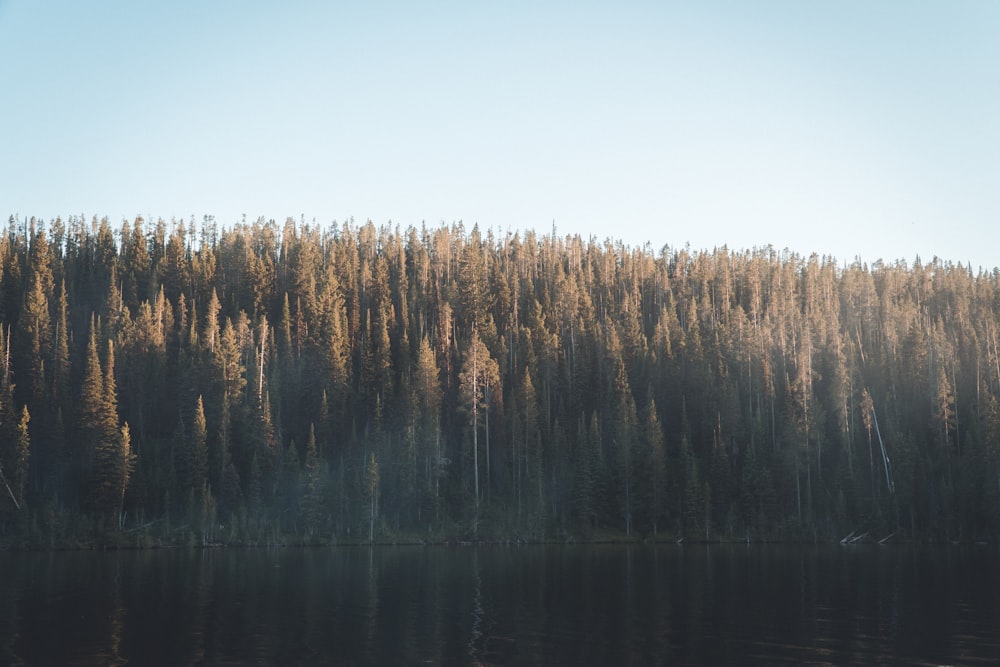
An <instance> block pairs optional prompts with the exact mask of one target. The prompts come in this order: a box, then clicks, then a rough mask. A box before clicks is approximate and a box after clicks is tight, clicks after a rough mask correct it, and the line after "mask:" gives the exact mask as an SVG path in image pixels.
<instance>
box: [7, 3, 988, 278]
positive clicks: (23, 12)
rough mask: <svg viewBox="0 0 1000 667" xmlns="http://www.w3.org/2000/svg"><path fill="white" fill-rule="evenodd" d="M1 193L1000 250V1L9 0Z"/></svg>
mask: <svg viewBox="0 0 1000 667" xmlns="http://www.w3.org/2000/svg"><path fill="white" fill-rule="evenodd" d="M0 213H2V215H3V218H6V217H7V215H9V214H14V215H19V216H21V217H27V216H32V215H33V216H37V217H41V218H45V219H51V218H54V217H55V216H63V217H66V216H68V215H71V214H81V213H82V214H85V215H86V216H87V217H88V218H89V217H90V216H92V215H95V214H96V215H97V216H98V217H103V216H107V217H109V218H110V219H111V220H112V221H113V222H115V223H118V222H120V221H121V220H122V219H126V218H127V219H129V220H131V219H133V218H134V217H135V216H136V215H138V214H142V215H144V216H146V217H147V218H154V219H155V218H157V217H162V218H165V219H169V218H171V217H174V216H176V217H182V218H185V219H187V218H190V217H191V216H192V215H194V216H195V217H196V218H198V219H199V220H200V219H201V217H202V216H203V215H206V214H209V215H214V216H215V217H216V219H217V220H218V221H219V222H220V223H223V224H226V223H231V222H234V221H237V220H239V219H240V218H241V216H242V215H243V214H246V215H247V217H248V218H250V219H255V218H257V217H259V216H264V217H267V218H274V219H276V220H278V221H279V222H281V221H283V220H284V219H285V218H286V217H289V216H292V217H294V218H296V219H298V218H299V217H300V216H303V215H304V216H305V218H306V219H307V220H309V221H312V220H315V221H316V222H318V223H320V224H323V225H325V224H327V223H330V222H332V221H334V220H337V221H343V220H344V219H346V218H348V217H352V216H353V217H354V218H355V219H356V220H358V221H364V220H366V219H371V220H372V221H374V222H375V223H376V224H384V223H387V222H389V221H392V222H393V223H394V224H399V225H401V226H403V227H406V226H408V225H420V224H421V222H424V221H426V222H427V223H428V224H429V225H437V224H439V223H441V222H447V223H450V222H454V221H458V220H462V221H464V222H465V224H466V226H471V225H472V224H473V223H479V225H480V227H481V228H483V229H485V228H494V229H500V230H503V231H505V230H507V229H511V230H518V229H526V228H534V229H536V230H538V231H544V232H548V231H550V230H551V228H552V224H553V221H555V224H556V226H557V229H558V231H559V233H561V234H563V233H567V234H568V233H572V234H577V233H578V234H581V235H582V236H584V237H585V238H586V237H589V236H591V235H594V236H596V237H598V238H599V239H603V238H605V237H609V236H610V237H613V238H616V239H621V240H624V241H625V242H626V243H629V244H631V245H638V244H643V243H645V242H646V241H649V242H651V243H652V244H653V246H654V248H656V249H658V248H659V247H661V246H662V245H664V244H670V245H671V246H674V247H678V246H683V245H684V244H686V243H690V244H691V246H692V247H694V248H712V247H715V246H721V245H723V244H726V245H728V246H729V247H731V248H748V247H753V246H762V245H766V244H772V245H774V246H775V247H777V248H779V249H780V248H785V247H788V248H790V249H792V250H794V251H796V252H800V253H803V254H809V253H812V252H817V253H820V254H827V255H834V256H836V257H837V258H838V259H839V260H842V261H843V260H848V261H849V260H852V259H853V258H854V257H855V256H857V255H860V256H861V257H862V258H863V259H864V260H866V261H872V260H875V259H878V258H883V259H886V260H895V259H905V260H907V261H909V262H912V261H913V259H914V257H915V256H916V255H918V254H919V255H920V257H921V258H922V259H923V260H924V261H927V260H930V259H931V257H933V256H934V255H937V256H940V257H942V258H944V259H947V260H951V261H956V262H962V263H965V262H971V263H972V265H973V268H974V269H975V268H977V267H978V266H984V267H989V268H992V267H994V266H997V265H1000V2H995V1H993V0H983V1H981V2H963V1H961V0H947V1H945V0H942V1H941V2H921V1H919V0H905V1H899V2H890V1H884V2H867V1H857V2H854V1H850V0H847V1H837V2H833V1H829V2H802V1H799V0H787V1H784V2H766V1H765V2H742V1H740V2H736V1H734V2H721V1H708V2H689V3H679V2H678V3H672V2H615V3H612V2H606V3H591V2H585V1H584V2H579V1H578V2H550V3H546V2H524V3H519V2H503V3H500V2H494V3H486V2H454V3H440V2H398V3H397V2H379V1H377V0H376V1H358V2H319V1H317V2H302V1H295V0H292V1H287V2H280V3H279V2H249V1H244V2H204V1H198V2H194V1H188V0H175V1H173V2H157V3H147V2H134V1H130V2H128V1H125V0H87V1H86V2H82V1H76V0H73V1H69V0H67V1H62V2H58V1H52V2H41V1H28V0H0Z"/></svg>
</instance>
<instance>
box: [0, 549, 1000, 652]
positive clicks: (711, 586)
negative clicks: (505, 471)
mask: <svg viewBox="0 0 1000 667" xmlns="http://www.w3.org/2000/svg"><path fill="white" fill-rule="evenodd" d="M126 662H127V663H130V664H134V665H150V664H218V663H228V664H281V665H286V664H346V665H352V664H357V665H419V664H446V665H462V664H501V665H503V664H511V665H514V664H516V665H532V664H538V665H569V664H605V665H620V664H639V665H648V664H666V665H675V664H708V665H722V664H734V665H737V664H738V665H745V664H776V663H785V664H834V665H842V664H927V665H937V664H954V665H963V664H966V665H972V664H998V663H1000V552H998V551H997V550H996V549H994V548H992V547H934V548H927V547H902V546H894V547H877V546H871V545H868V546H863V547H848V548H845V547H836V546H832V547H797V546H796V547H776V546H750V547H745V546H709V547H704V546H677V545H663V546H655V547H654V546H633V547H624V546H583V545H579V546H531V547H496V546H491V547H376V548H373V549H369V548H365V547H340V548H317V549H300V548H287V549H252V550H249V549H248V550H243V549H213V550H160V551H139V552H60V553H0V664H19V663H24V664H39V665H61V664H98V665H105V664H123V663H126Z"/></svg>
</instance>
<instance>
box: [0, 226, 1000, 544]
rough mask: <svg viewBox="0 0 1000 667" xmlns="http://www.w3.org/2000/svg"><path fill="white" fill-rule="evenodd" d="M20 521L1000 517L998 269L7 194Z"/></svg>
mask: <svg viewBox="0 0 1000 667" xmlns="http://www.w3.org/2000/svg"><path fill="white" fill-rule="evenodd" d="M0 272H2V274H0V275H2V278H0V279H2V283H0V351H2V355H0V465H2V471H3V481H2V483H3V486H4V488H3V489H2V490H0V492H2V494H3V495H2V499H0V532H2V534H3V535H4V536H7V537H8V538H11V539H27V540H32V541H36V542H40V543H41V542H51V543H61V542H65V541H74V540H85V539H87V536H90V535H94V534H108V533H117V534H122V535H154V536H156V537H157V538H159V539H168V540H178V541H183V540H188V541H201V542H206V543H207V542H219V541H221V542H260V541H286V540H296V541H305V542H313V541H320V542H328V541H333V540H337V539H358V540H378V539H395V538H414V537H415V538H428V539H441V538H447V537H464V538H477V537H478V538H518V537H520V538H525V539H539V538H545V537H550V538H553V537H554V538H566V537H570V536H572V537H574V538H580V539H586V538H594V537H602V536H609V535H614V536H628V537H662V538H664V539H676V538H679V537H682V536H683V537H687V538H689V539H747V538H749V539H754V540H759V539H779V538H781V539H809V540H812V539H824V540H829V539H839V538H840V537H842V536H843V535H845V534H847V533H849V532H851V531H857V532H859V533H860V532H867V531H871V532H873V533H878V534H882V533H885V534H888V533H890V532H894V531H896V532H898V534H899V535H900V536H902V537H909V538H916V539H924V538H926V539H943V538H947V539H985V538H988V537H996V536H997V535H998V533H1000V402H998V396H1000V344H998V337H1000V336H998V331H997V330H998V325H1000V272H998V271H996V270H994V271H993V272H991V273H986V272H980V273H978V274H974V273H972V271H971V270H970V269H968V268H965V267H962V266H957V265H954V264H951V263H948V262H943V261H939V260H934V261H932V262H931V263H929V264H924V263H922V262H920V261H919V260H918V261H916V262H914V264H913V265H912V266H911V265H907V264H905V263H902V262H898V263H893V264H885V263H882V262H878V263H875V264H872V265H865V264H861V263H858V262H855V263H852V264H846V265H845V264H837V263H835V262H834V261H833V260H831V259H827V258H822V257H817V256H812V257H808V258H806V257H802V256H799V255H795V254H790V253H788V252H779V251H776V250H774V249H772V248H762V249H755V250H748V251H739V252H734V251H730V250H728V249H726V248H721V249H716V250H713V251H711V252H708V251H704V252H695V251H691V250H688V249H686V248H683V249H671V248H664V249H663V250H661V251H654V250H653V249H651V248H649V247H645V248H631V247H627V246H623V245H621V244H618V243H615V242H612V241H604V242H599V241H596V240H593V239H592V240H584V239H581V238H579V237H575V236H567V237H559V236H557V235H556V234H555V232H554V231H553V233H552V234H550V235H538V234H535V233H534V232H525V233H521V234H507V235H505V236H503V237H496V236H494V235H493V234H492V233H491V232H487V233H486V234H482V233H481V232H480V231H479V229H478V228H477V227H472V228H471V229H467V228H465V227H464V226H463V225H461V224H456V225H451V226H440V227H433V228H428V227H422V228H419V229H417V228H408V229H405V230H400V229H399V228H393V227H376V226H375V225H373V224H372V223H366V224H363V225H357V224H354V223H353V222H350V223H345V224H342V225H332V226H329V227H318V226H315V225H310V224H305V223H303V222H301V221H299V222H297V221H294V220H288V221H287V222H286V223H285V224H284V225H277V224H275V223H274V222H273V221H264V220H258V221H256V222H253V223H247V222H244V223H241V224H237V225H234V226H232V227H227V228H220V227H218V226H217V225H216V224H215V222H214V221H213V220H212V219H211V218H206V219H204V220H202V221H195V220H190V221H183V220H174V221H170V222H165V221H163V220H158V221H156V222H155V223H148V222H146V221H144V220H142V219H141V218H140V219H136V220H134V221H129V222H125V223H123V224H121V225H120V226H115V227H113V226H112V225H111V223H110V222H109V221H107V220H98V219H96V218H94V219H91V220H87V219H85V218H84V217H71V218H69V219H68V220H66V221H63V220H61V219H56V220H52V221H48V222H43V221H39V220H35V219H28V220H24V219H17V218H14V217H11V218H10V220H9V222H8V226H7V229H6V231H5V232H4V233H2V234H0Z"/></svg>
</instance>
